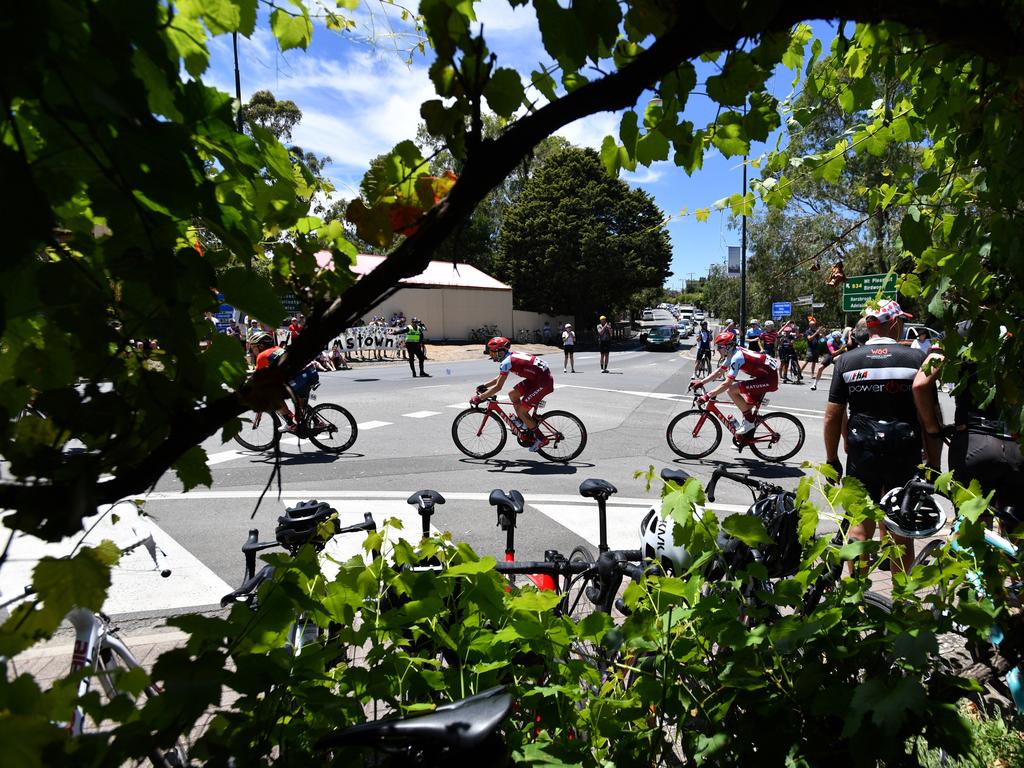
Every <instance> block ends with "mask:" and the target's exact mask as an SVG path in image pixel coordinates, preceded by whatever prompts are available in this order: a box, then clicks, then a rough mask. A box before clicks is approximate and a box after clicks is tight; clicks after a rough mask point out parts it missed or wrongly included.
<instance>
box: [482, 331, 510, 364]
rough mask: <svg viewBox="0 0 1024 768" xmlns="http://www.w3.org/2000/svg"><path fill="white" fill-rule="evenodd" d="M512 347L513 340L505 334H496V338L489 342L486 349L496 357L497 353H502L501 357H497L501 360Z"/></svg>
mask: <svg viewBox="0 0 1024 768" xmlns="http://www.w3.org/2000/svg"><path fill="white" fill-rule="evenodd" d="M511 347H512V342H511V341H509V340H508V339H506V338H505V337H504V336H495V337H494V338H492V339H491V340H490V341H488V342H487V349H486V350H485V351H486V353H487V354H489V355H491V356H492V357H494V356H495V355H500V357H498V358H497V359H498V360H501V359H502V358H504V357H505V355H506V354H508V351H509V349H510V348H511Z"/></svg>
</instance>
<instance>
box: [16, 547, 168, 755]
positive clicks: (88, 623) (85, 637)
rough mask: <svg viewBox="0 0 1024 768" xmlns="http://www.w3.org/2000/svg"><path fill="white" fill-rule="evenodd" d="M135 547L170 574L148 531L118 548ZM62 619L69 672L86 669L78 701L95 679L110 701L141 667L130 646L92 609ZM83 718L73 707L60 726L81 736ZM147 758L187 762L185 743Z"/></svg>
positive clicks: (152, 691)
mask: <svg viewBox="0 0 1024 768" xmlns="http://www.w3.org/2000/svg"><path fill="white" fill-rule="evenodd" d="M139 548H143V549H145V550H146V551H147V552H148V553H149V556H150V557H151V558H152V559H153V566H154V568H155V569H156V570H160V575H161V576H163V577H164V578H167V577H168V576H170V575H171V572H170V570H167V569H162V570H161V569H160V562H159V560H158V558H157V555H158V553H159V554H160V555H164V554H165V553H164V552H163V551H162V550H161V549H160V548H159V547H157V545H156V542H155V541H154V540H153V535H152V534H150V535H148V536H146V537H145V538H142V539H139V540H138V541H136V542H134V543H132V544H129V545H128V546H127V547H124V548H122V549H120V550H119V551H120V554H121V555H122V556H123V555H127V554H128V553H130V552H133V551H134V550H136V549H139ZM34 593H35V590H33V589H32V587H25V590H24V592H23V593H22V594H20V595H18V596H17V597H14V598H12V599H10V600H8V601H6V602H4V603H0V610H3V609H6V608H8V607H10V606H11V605H13V604H15V603H17V602H20V601H22V600H25V599H26V598H29V597H31V596H32V595H33V594H34ZM66 618H67V620H68V621H69V622H70V623H71V625H72V626H73V627H74V629H75V644H74V649H73V650H72V653H71V668H70V672H69V674H71V675H74V674H75V673H77V672H80V671H81V670H88V674H86V675H85V676H84V677H83V678H82V681H81V682H80V683H79V684H78V696H77V698H78V700H79V701H81V700H82V699H83V698H84V697H85V695H86V694H88V693H89V689H90V687H91V686H92V684H93V681H94V680H95V681H99V684H100V687H101V688H102V689H103V693H104V695H105V696H106V698H107V700H108V701H113V700H114V698H116V697H117V696H119V695H120V694H121V693H122V691H121V690H120V689H119V688H118V679H119V678H120V676H121V675H122V674H123V673H124V672H127V671H129V670H133V669H141V668H142V665H141V664H140V663H139V661H138V659H136V658H135V655H134V654H133V653H132V652H131V649H130V648H128V646H127V645H126V644H125V642H124V641H123V640H122V639H121V638H120V637H119V636H118V629H117V627H116V626H114V624H113V622H112V621H111V619H110V617H109V616H107V615H106V614H105V613H103V612H102V611H95V612H94V611H90V610H88V609H86V608H72V609H71V610H70V611H69V612H68V614H67V616H66ZM12 666H13V665H12ZM143 693H144V694H145V696H146V698H152V697H154V696H159V695H160V688H159V687H158V686H156V685H154V684H152V683H151V684H149V685H147V686H146V687H145V688H144V689H143ZM137 704H138V706H140V707H141V706H142V702H137ZM85 720H86V717H85V712H84V710H83V709H82V707H81V706H76V707H75V711H74V712H73V713H72V716H71V722H69V723H61V725H62V726H63V727H65V728H67V730H68V733H69V734H70V735H71V737H72V738H75V737H78V736H81V735H82V733H83V732H84V730H85ZM149 760H150V762H151V763H152V764H153V765H154V766H158V767H159V768H167V767H168V766H171V767H174V766H184V765H187V764H188V762H187V751H186V748H185V743H184V742H183V741H182V740H181V739H178V740H177V741H176V742H175V743H174V744H173V745H170V747H169V748H167V749H160V748H156V747H154V749H153V751H152V752H151V754H150V755H149Z"/></svg>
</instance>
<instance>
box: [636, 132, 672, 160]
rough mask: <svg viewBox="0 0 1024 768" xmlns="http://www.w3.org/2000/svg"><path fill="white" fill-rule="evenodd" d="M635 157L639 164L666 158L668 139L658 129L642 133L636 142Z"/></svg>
mask: <svg viewBox="0 0 1024 768" xmlns="http://www.w3.org/2000/svg"><path fill="white" fill-rule="evenodd" d="M636 159H637V162H638V163H640V164H641V165H650V164H651V163H654V162H656V161H658V160H668V139H666V138H665V136H664V134H662V133H661V132H660V131H652V132H650V133H646V134H644V135H643V136H642V137H640V139H639V140H638V141H637V143H636Z"/></svg>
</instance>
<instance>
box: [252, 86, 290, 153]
mask: <svg viewBox="0 0 1024 768" xmlns="http://www.w3.org/2000/svg"><path fill="white" fill-rule="evenodd" d="M301 120H302V110H301V109H299V107H298V105H297V104H296V103H295V102H294V101H291V100H290V99H281V100H280V101H279V100H278V99H276V98H275V97H274V94H273V93H271V92H270V91H256V92H255V93H254V94H253V95H252V96H251V97H250V98H249V101H248V102H246V103H245V104H243V105H242V122H243V124H244V125H245V126H246V127H247V128H248V129H249V132H250V133H251V132H252V126H256V125H258V126H259V127H260V128H264V129H266V130H268V131H270V132H271V133H272V134H273V135H274V138H275V139H277V140H278V141H291V139H292V130H293V129H294V128H295V126H296V125H298V124H299V122H300V121H301Z"/></svg>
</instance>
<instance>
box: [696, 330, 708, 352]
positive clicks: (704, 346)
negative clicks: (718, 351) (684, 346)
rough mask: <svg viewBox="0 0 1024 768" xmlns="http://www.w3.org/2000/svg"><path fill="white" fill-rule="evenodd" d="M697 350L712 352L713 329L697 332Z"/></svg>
mask: <svg viewBox="0 0 1024 768" xmlns="http://www.w3.org/2000/svg"><path fill="white" fill-rule="evenodd" d="M697 351H698V352H707V353H708V354H710V353H711V331H698V332H697Z"/></svg>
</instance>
